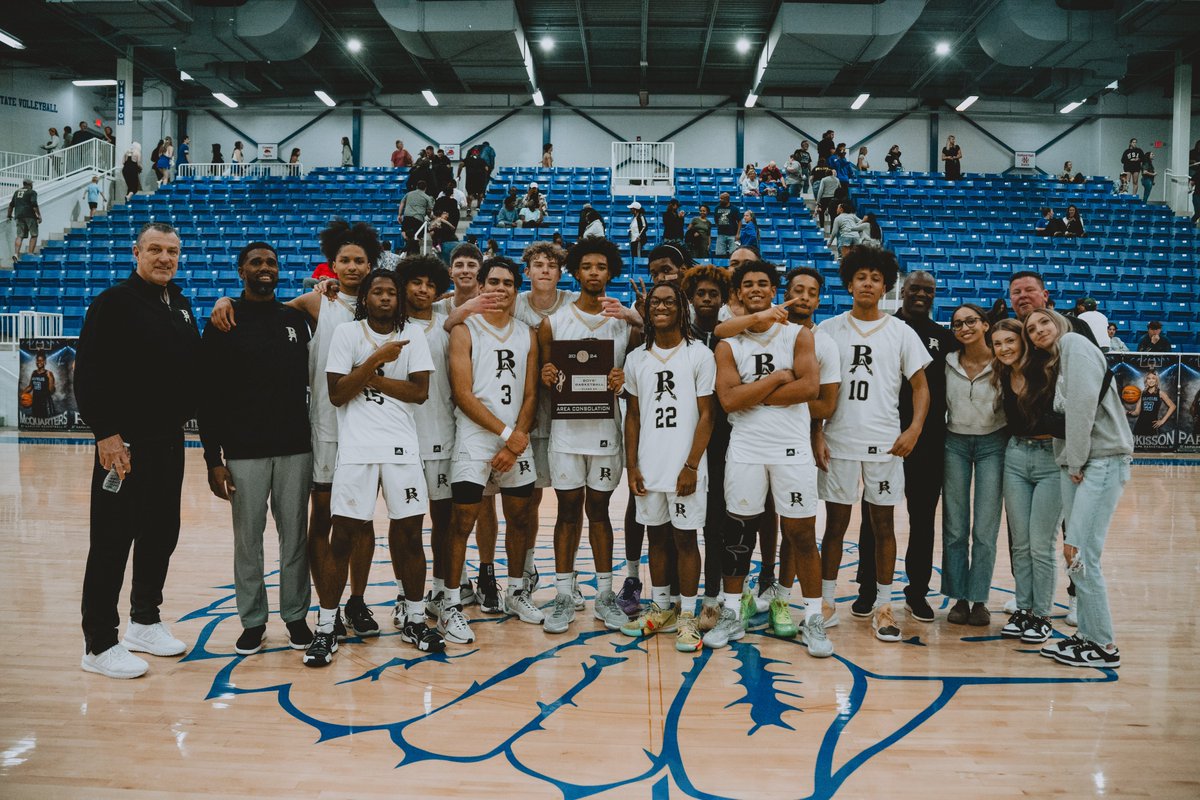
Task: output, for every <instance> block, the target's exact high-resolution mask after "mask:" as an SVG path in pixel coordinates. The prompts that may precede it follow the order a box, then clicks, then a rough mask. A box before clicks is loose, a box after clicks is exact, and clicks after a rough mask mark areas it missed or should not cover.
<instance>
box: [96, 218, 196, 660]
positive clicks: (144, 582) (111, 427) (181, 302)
mask: <svg viewBox="0 0 1200 800" xmlns="http://www.w3.org/2000/svg"><path fill="white" fill-rule="evenodd" d="M179 250H180V245H179V234H178V233H177V232H176V231H175V229H174V228H173V227H171V226H170V225H167V224H164V223H160V222H151V223H149V224H147V225H146V226H145V227H144V228H142V231H141V233H140V234H139V235H138V239H137V243H136V244H135V245H134V247H133V255H134V258H135V259H136V260H137V268H136V271H135V272H134V273H133V274H132V275H130V276H129V278H128V279H127V280H125V281H124V282H122V283H119V284H117V285H116V286H113V287H112V288H110V289H106V290H105V291H104V292H103V293H101V294H100V295H99V296H98V297H97V298H96V299H95V300H94V301H93V302H92V305H91V307H90V308H89V309H88V313H87V318H86V319H85V320H84V323H83V331H82V333H81V334H80V336H79V344H78V348H77V351H76V356H75V359H76V360H75V397H76V401H77V402H78V405H79V413H80V415H81V416H82V417H83V420H84V422H86V423H87V424H88V425H89V426H90V427H91V429H92V433H93V434H94V435H95V437H96V459H95V463H94V465H93V467H92V500H91V546H90V549H89V551H88V559H87V569H86V571H85V573H84V578H83V604H82V610H83V635H84V642H85V651H84V655H83V663H82V666H83V669H84V670H86V671H88V672H97V673H100V674H101V675H107V676H108V677H110V678H136V677H138V676H139V675H142V674H143V673H145V671H146V669H147V668H148V665H147V664H146V662H145V661H143V660H142V659H140V658H138V657H137V656H135V655H132V654H131V653H130V652H129V651H131V650H134V651H139V652H145V653H150V654H152V655H156V656H174V655H179V654H181V653H183V652H184V650H186V649H187V648H186V646H185V645H184V643H183V642H181V641H179V640H178V639H176V638H175V637H173V636H172V635H171V633H170V631H168V630H167V627H166V626H165V625H164V624H163V623H162V621H161V619H160V618H159V605H161V604H162V590H163V584H164V583H165V582H166V578H167V567H168V565H169V563H170V560H171V553H172V552H174V550H175V544H176V542H177V541H178V539H179V501H180V490H181V488H182V485H183V426H184V423H185V422H187V421H188V420H189V419H191V418H192V415H193V413H194V412H195V410H196V403H195V398H196V397H197V393H198V389H199V366H200V364H199V357H200V334H199V331H198V330H197V327H196V320H195V317H194V316H193V315H192V307H191V304H190V303H189V302H188V300H187V298H185V297H184V296H183V294H182V293H181V292H180V290H179V287H178V286H176V285H175V284H174V283H173V282H172V281H171V279H172V278H173V277H174V276H175V272H176V271H177V270H178V269H179ZM110 470H112V471H113V473H114V474H113V477H114V478H119V479H120V483H119V484H118V483H117V482H116V481H115V480H112V479H110V475H109V473H110ZM106 479H107V480H108V487H107V488H106V486H105V484H106ZM114 484H116V485H115V486H114ZM131 546H132V547H133V589H132V592H131V596H130V604H131V607H132V608H131V610H130V615H129V616H130V621H129V626H128V628H127V630H126V633H125V638H124V640H123V641H122V642H121V643H120V644H118V642H117V626H118V625H119V623H120V616H119V615H118V613H117V598H118V595H119V594H120V591H121V584H122V583H123V581H124V578H125V562H126V561H127V560H128V559H129V549H130V547H131Z"/></svg>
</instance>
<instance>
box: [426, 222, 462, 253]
mask: <svg viewBox="0 0 1200 800" xmlns="http://www.w3.org/2000/svg"><path fill="white" fill-rule="evenodd" d="M429 240H430V244H432V245H433V249H434V250H436V251H437V252H438V253H441V254H442V255H443V257H445V255H446V254H447V251H449V249H450V248H448V247H444V245H445V244H446V243H447V242H450V243H457V242H458V231H457V229H456V228H455V226H454V223H453V222H451V221H450V212H449V211H442V212H437V211H435V212H434V214H433V219H431V220H429ZM446 260H447V261H449V259H446Z"/></svg>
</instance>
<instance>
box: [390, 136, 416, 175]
mask: <svg viewBox="0 0 1200 800" xmlns="http://www.w3.org/2000/svg"><path fill="white" fill-rule="evenodd" d="M412 163H413V157H412V153H410V152H408V151H407V150H405V149H404V142H402V141H400V140H399V139H397V140H396V149H395V150H393V151H392V168H393V169H400V168H401V167H411V166H412Z"/></svg>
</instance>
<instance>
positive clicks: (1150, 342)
mask: <svg viewBox="0 0 1200 800" xmlns="http://www.w3.org/2000/svg"><path fill="white" fill-rule="evenodd" d="M30 252H32V251H30ZM1173 349H1174V346H1173V345H1172V344H1171V340H1170V339H1168V338H1167V337H1166V335H1165V334H1163V332H1162V323H1161V322H1159V321H1158V320H1154V321H1152V322H1151V323H1150V324H1149V325H1147V326H1146V335H1145V336H1143V337H1142V340H1141V341H1140V342H1138V352H1139V353H1169V352H1171V351H1172V350H1173Z"/></svg>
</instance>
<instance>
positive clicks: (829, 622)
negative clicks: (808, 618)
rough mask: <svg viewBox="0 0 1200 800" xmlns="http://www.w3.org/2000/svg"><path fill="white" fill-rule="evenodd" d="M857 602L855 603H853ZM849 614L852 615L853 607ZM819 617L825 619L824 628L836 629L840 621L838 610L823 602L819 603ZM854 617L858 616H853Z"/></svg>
mask: <svg viewBox="0 0 1200 800" xmlns="http://www.w3.org/2000/svg"><path fill="white" fill-rule="evenodd" d="M855 602H857V601H855ZM850 613H851V614H854V607H853V606H851V608H850ZM821 616H822V617H824V618H825V627H826V628H836V627H837V626H838V623H839V622H841V620H839V619H838V609H837V606H836V605H830V604H829V603H826V602H824V601H822V602H821ZM855 616H858V615H857V614H855Z"/></svg>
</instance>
